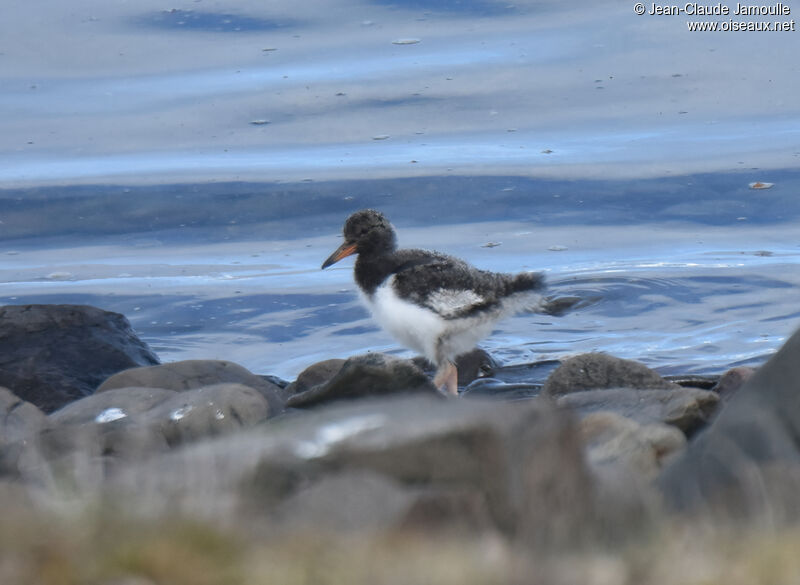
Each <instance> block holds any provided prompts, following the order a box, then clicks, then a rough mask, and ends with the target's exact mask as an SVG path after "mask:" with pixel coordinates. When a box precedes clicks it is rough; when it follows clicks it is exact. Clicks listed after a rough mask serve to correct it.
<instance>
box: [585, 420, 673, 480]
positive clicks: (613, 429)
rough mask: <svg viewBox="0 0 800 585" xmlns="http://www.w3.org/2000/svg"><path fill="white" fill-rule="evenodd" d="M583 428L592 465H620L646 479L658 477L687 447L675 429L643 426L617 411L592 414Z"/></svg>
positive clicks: (657, 425) (655, 424) (655, 425)
mask: <svg viewBox="0 0 800 585" xmlns="http://www.w3.org/2000/svg"><path fill="white" fill-rule="evenodd" d="M580 429H581V436H582V437H583V440H584V442H585V444H586V453H587V458H588V461H589V463H590V464H592V465H594V466H614V467H618V466H621V467H623V468H625V469H626V470H628V471H631V472H633V473H635V474H637V475H639V476H640V477H642V478H643V479H645V480H651V479H653V478H655V477H656V476H657V475H658V472H659V471H660V470H661V468H662V466H663V464H664V462H665V461H666V460H667V458H668V457H670V456H674V455H675V454H676V453H679V452H680V451H681V450H682V449H684V448H685V446H686V437H685V436H684V434H683V433H682V432H681V431H679V430H678V429H676V428H675V427H673V426H669V425H665V424H662V423H652V424H647V425H642V424H639V423H638V422H636V421H635V420H632V419H629V418H625V417H624V416H620V415H618V414H616V413H614V412H595V413H592V414H589V415H587V416H586V417H584V418H583V419H582V420H581V422H580Z"/></svg>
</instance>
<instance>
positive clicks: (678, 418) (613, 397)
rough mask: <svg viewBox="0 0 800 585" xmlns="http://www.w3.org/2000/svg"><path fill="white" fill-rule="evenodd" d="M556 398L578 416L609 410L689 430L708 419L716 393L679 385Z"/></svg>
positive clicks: (714, 404) (716, 397)
mask: <svg viewBox="0 0 800 585" xmlns="http://www.w3.org/2000/svg"><path fill="white" fill-rule="evenodd" d="M556 402H557V403H558V405H559V406H563V407H565V408H569V409H571V410H574V411H575V412H576V413H577V414H578V415H580V416H585V415H587V414H591V413H594V412H600V411H612V412H615V413H617V414H619V415H622V416H624V417H627V418H631V419H633V420H635V421H637V422H639V423H640V424H652V423H666V424H670V425H674V426H676V427H678V428H679V429H681V430H682V431H683V432H685V433H687V434H691V433H693V432H694V431H696V430H697V429H698V428H700V427H701V426H703V425H704V424H706V423H707V422H708V420H709V418H710V417H711V415H712V414H713V412H714V411H715V409H716V406H717V403H718V402H719V396H717V394H716V393H715V392H711V391H708V390H699V389H697V388H682V387H680V386H675V387H672V388H665V389H661V390H639V389H633V388H611V389H606V390H585V391H583V392H575V393H573V394H566V395H564V396H561V397H559V398H558V399H557V401H556Z"/></svg>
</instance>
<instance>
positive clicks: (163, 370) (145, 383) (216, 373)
mask: <svg viewBox="0 0 800 585" xmlns="http://www.w3.org/2000/svg"><path fill="white" fill-rule="evenodd" d="M225 383H231V384H242V385H244V386H249V387H250V388H253V389H254V390H257V391H258V392H259V393H261V395H262V396H264V398H265V399H266V400H267V403H268V404H269V409H270V416H273V415H275V414H278V413H279V412H280V411H281V410H282V409H283V401H282V400H281V398H280V391H281V389H280V388H279V387H278V386H276V385H275V384H273V383H271V382H269V381H267V380H265V379H264V378H262V377H261V376H257V375H255V374H253V373H252V372H250V371H249V370H247V369H246V368H243V367H242V366H240V365H238V364H235V363H233V362H228V361H224V360H184V361H179V362H172V363H169V364H163V365H160V366H151V367H146V368H133V369H130V370H125V371H124V372H120V373H119V374H116V375H114V376H111V377H110V378H109V379H108V380H106V381H105V382H103V384H102V385H101V386H100V387H99V388H98V389H97V392H98V393H102V392H106V391H108V390H113V389H116V388H126V387H144V388H165V389H168V390H175V391H178V392H182V391H184V390H193V389H197V388H202V387H204V386H213V385H215V384H225Z"/></svg>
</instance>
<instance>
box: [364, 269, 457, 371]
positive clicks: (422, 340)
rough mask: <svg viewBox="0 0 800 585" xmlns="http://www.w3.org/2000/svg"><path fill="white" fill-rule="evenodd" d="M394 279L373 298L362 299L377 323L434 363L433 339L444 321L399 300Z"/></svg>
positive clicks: (381, 287) (441, 328) (442, 326)
mask: <svg viewBox="0 0 800 585" xmlns="http://www.w3.org/2000/svg"><path fill="white" fill-rule="evenodd" d="M393 282H394V276H391V277H389V278H388V279H386V280H385V281H384V282H383V284H381V285H380V286H379V287H378V289H377V290H376V291H375V293H374V294H373V295H372V297H368V296H366V295H363V299H364V302H365V304H366V305H367V307H368V308H369V310H370V311H371V312H372V316H373V317H374V318H375V320H376V321H377V322H378V324H379V325H380V326H381V327H383V328H384V329H385V330H386V331H388V332H389V333H390V334H391V335H392V336H394V337H395V338H396V339H397V340H398V341H399V342H400V343H402V344H403V345H405V346H406V347H409V348H410V349H413V350H414V351H417V352H419V353H421V354H422V355H424V356H425V357H426V358H428V359H429V360H431V361H433V362H435V361H436V340H437V339H438V337H439V336H440V335H441V334H442V332H444V330H445V325H446V322H445V320H444V319H442V318H441V317H440V316H439V315H437V314H436V313H434V312H433V311H431V310H429V309H425V308H423V307H420V306H419V305H416V304H414V303H412V302H409V301H406V300H404V299H402V298H400V297H399V296H398V295H397V293H396V292H395V291H394V287H393V286H392V283H393Z"/></svg>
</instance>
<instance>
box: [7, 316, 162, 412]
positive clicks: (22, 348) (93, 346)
mask: <svg viewBox="0 0 800 585" xmlns="http://www.w3.org/2000/svg"><path fill="white" fill-rule="evenodd" d="M157 363H158V358H157V357H156V356H155V354H153V352H152V351H150V349H149V348H148V347H147V344H145V343H144V342H143V341H142V340H141V339H139V338H138V337H137V336H136V334H135V333H134V332H133V330H132V329H131V326H130V323H128V320H127V319H126V318H125V317H124V316H122V315H120V314H118V313H111V312H108V311H103V310H101V309H97V308H95V307H89V306H78V305H7V306H4V307H0V385H2V386H6V387H8V388H10V389H11V391H12V392H14V394H16V395H17V396H19V397H20V398H22V399H23V400H26V401H28V402H30V403H32V404H34V405H36V406H37V407H38V408H41V409H42V410H43V411H44V412H52V411H54V410H56V409H58V408H60V407H62V406H64V405H65V404H68V403H70V402H72V401H73V400H76V399H78V398H82V397H83V396H88V395H89V394H91V393H92V392H94V390H95V388H97V386H98V385H99V384H100V383H101V382H102V381H103V380H105V379H106V378H108V377H109V376H110V375H112V374H114V373H116V372H119V371H121V370H124V369H126V368H132V367H135V366H145V365H151V364H157Z"/></svg>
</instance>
